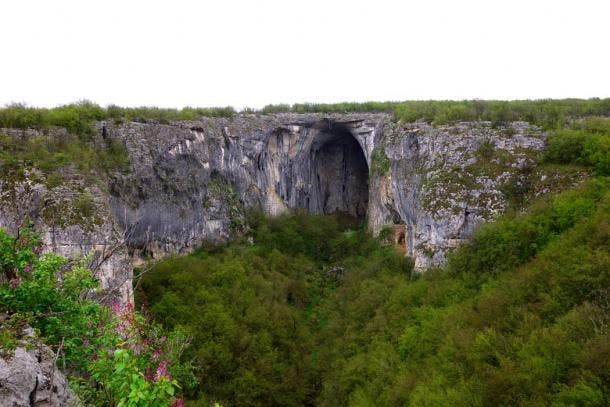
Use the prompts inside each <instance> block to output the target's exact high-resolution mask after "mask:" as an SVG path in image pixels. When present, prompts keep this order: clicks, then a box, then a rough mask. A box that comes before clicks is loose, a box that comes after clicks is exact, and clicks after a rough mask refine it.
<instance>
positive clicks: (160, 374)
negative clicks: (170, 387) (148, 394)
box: [153, 360, 170, 381]
mask: <svg viewBox="0 0 610 407" xmlns="http://www.w3.org/2000/svg"><path fill="white" fill-rule="evenodd" d="M164 377H165V378H167V379H170V377H169V375H168V374H167V362H166V361H164V360H163V361H161V362H160V363H159V367H157V372H156V373H155V376H154V377H153V379H154V381H159V380H161V379H162V378H164Z"/></svg>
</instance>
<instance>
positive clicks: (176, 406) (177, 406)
mask: <svg viewBox="0 0 610 407" xmlns="http://www.w3.org/2000/svg"><path fill="white" fill-rule="evenodd" d="M172 407H184V400H183V399H176V400H175V401H174V402H173V403H172Z"/></svg>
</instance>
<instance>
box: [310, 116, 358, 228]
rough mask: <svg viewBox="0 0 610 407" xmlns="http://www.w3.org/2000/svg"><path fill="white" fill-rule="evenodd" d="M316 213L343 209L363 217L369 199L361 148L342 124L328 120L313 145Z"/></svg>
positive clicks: (344, 211) (345, 211)
mask: <svg viewBox="0 0 610 407" xmlns="http://www.w3.org/2000/svg"><path fill="white" fill-rule="evenodd" d="M311 154H312V171H313V172H314V174H313V175H314V176H313V177H312V179H313V181H314V182H313V188H314V190H315V193H314V196H316V197H317V200H316V202H315V204H316V206H317V208H315V209H316V212H318V213H320V212H321V213H324V214H330V213H335V212H343V213H346V214H349V215H351V216H354V217H356V218H360V219H362V218H364V217H365V216H366V210H367V207H368V198H369V196H368V195H369V168H368V165H367V162H366V158H365V156H364V152H363V151H362V147H360V144H359V143H358V141H356V139H355V138H354V136H353V135H352V134H351V133H350V131H349V130H348V129H347V128H346V127H345V126H342V125H338V124H333V123H328V124H327V126H325V128H323V129H320V133H319V134H318V135H317V136H316V138H315V140H314V143H313V145H312V147H311Z"/></svg>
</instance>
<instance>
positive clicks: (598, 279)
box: [137, 119, 610, 406]
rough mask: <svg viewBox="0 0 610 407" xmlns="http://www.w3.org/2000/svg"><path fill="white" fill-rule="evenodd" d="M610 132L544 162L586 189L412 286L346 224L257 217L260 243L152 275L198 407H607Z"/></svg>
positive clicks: (146, 304)
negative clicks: (580, 170)
mask: <svg viewBox="0 0 610 407" xmlns="http://www.w3.org/2000/svg"><path fill="white" fill-rule="evenodd" d="M608 124H609V123H608V121H607V120H606V119H598V120H592V121H588V122H586V123H580V124H577V125H575V126H573V127H572V128H570V129H564V130H562V131H558V132H556V133H555V134H554V135H553V136H552V137H551V138H550V139H549V142H548V147H547V149H546V151H545V152H544V153H543V156H541V157H540V160H541V163H552V164H556V165H574V166H585V167H587V168H589V169H590V173H591V175H592V176H591V177H590V179H589V180H588V181H586V182H585V183H583V184H582V185H580V186H579V187H577V188H575V189H569V190H566V191H563V192H561V193H559V194H556V195H551V196H543V197H540V198H538V199H536V200H535V201H534V202H533V203H532V204H531V205H529V206H528V207H526V208H516V209H515V210H513V211H511V212H510V213H507V214H506V215H505V216H503V217H502V218H500V219H498V220H497V221H496V222H493V223H491V224H488V225H486V226H484V227H482V228H480V229H479V230H478V231H477V232H476V233H475V235H474V237H473V238H472V239H471V241H470V242H469V243H467V244H465V245H463V246H462V247H460V248H458V249H457V250H455V251H454V252H453V253H452V254H451V255H450V257H449V261H448V264H447V265H446V267H443V268H441V269H435V270H429V271H427V272H425V273H423V274H419V273H414V272H413V270H412V266H411V263H410V262H409V260H408V259H405V258H402V257H400V256H398V255H397V254H396V253H395V252H394V251H393V249H392V248H391V246H388V245H384V242H383V236H381V238H380V239H374V238H372V237H371V236H369V235H368V234H367V233H366V231H365V230H364V229H363V227H362V225H359V224H356V223H354V222H353V221H352V222H350V221H348V220H347V219H344V218H340V217H333V216H324V217H323V216H313V215H306V214H302V213H295V214H293V215H291V216H283V217H279V218H275V219H265V218H263V217H261V216H260V214H257V213H256V212H254V213H252V214H251V215H250V220H249V225H250V227H251V229H250V232H249V235H248V236H245V237H244V239H245V240H244V241H241V242H232V243H230V244H228V245H224V246H209V247H202V248H200V249H199V250H198V251H196V252H195V253H193V254H192V255H189V256H183V257H175V258H171V259H166V260H164V261H161V262H159V263H156V264H153V265H152V266H151V267H152V268H151V270H150V271H148V272H147V273H145V274H144V277H143V278H142V279H141V280H140V281H139V282H138V283H137V286H138V292H137V294H138V295H137V300H138V304H139V306H141V307H142V308H143V309H144V310H145V312H147V313H148V314H149V315H150V317H152V318H153V319H154V320H157V321H161V322H162V323H163V325H164V326H165V327H166V328H168V329H176V328H179V329H182V330H184V331H186V332H188V335H189V336H191V338H192V343H191V347H190V348H189V350H188V351H187V352H186V353H185V358H186V359H185V361H188V362H189V363H192V364H193V365H194V366H195V372H196V376H197V378H198V382H199V386H197V387H193V388H192V389H185V390H186V393H187V396H188V398H189V399H190V400H191V403H192V404H191V405H202V406H203V405H208V404H209V403H210V402H212V401H220V402H221V403H223V404H225V405H239V406H247V405H282V406H285V405H322V406H336V405H352V406H379V405H387V406H396V405H413V406H422V405H424V406H425V405H430V406H437V405H456V406H458V405H459V406H476V405H481V406H483V405H565V406H573V405H582V406H606V405H608V403H609V400H610V398H609V397H610V329H609V328H608V323H609V322H610V308H609V301H610V273H609V270H610V178H608V175H610V165H609V164H610V150H609V146H610V144H609V141H610V127H608ZM248 238H249V239H248Z"/></svg>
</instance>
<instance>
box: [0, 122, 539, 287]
mask: <svg viewBox="0 0 610 407" xmlns="http://www.w3.org/2000/svg"><path fill="white" fill-rule="evenodd" d="M96 127H97V131H98V133H99V137H102V135H103V137H106V138H112V139H115V140H120V141H121V142H122V143H123V144H124V145H125V146H126V148H127V150H128V153H129V157H130V163H131V164H130V170H129V171H127V172H124V173H117V174H115V175H114V176H112V177H111V178H110V180H109V181H108V186H107V189H103V188H102V189H100V188H95V187H88V190H89V191H90V192H91V194H92V195H93V196H94V197H95V202H96V205H97V207H98V208H99V210H100V213H102V214H103V215H101V216H100V218H99V222H96V223H95V224H94V225H93V226H92V227H83V226H82V225H68V226H63V227H57V226H55V225H49V224H48V223H45V222H44V219H43V217H41V216H40V210H41V209H40V208H41V207H42V206H44V203H45V199H46V198H47V197H48V193H49V191H46V190H45V189H44V187H43V186H41V185H37V184H35V183H30V184H28V185H26V186H23V185H22V186H19V188H22V189H27V190H28V191H29V194H30V195H31V196H30V197H29V198H28V199H29V200H28V201H27V202H28V203H27V205H25V206H27V207H28V208H29V209H28V212H29V213H30V214H31V217H32V218H34V219H37V220H38V226H39V227H40V228H42V229H43V230H47V233H46V234H45V243H46V245H47V248H48V249H49V250H54V251H57V252H59V253H61V254H66V255H70V256H73V255H76V254H78V253H86V252H94V253H95V255H94V259H97V260H98V262H99V264H102V266H100V273H101V276H102V281H103V283H104V287H106V288H112V287H115V288H116V287H121V288H119V289H118V291H120V295H121V296H122V297H123V298H129V297H130V296H131V291H130V290H131V288H130V285H129V284H128V283H127V284H124V282H125V281H128V282H129V280H130V278H131V270H132V266H133V263H134V261H136V262H137V261H138V259H139V258H140V257H141V256H144V255H146V256H152V257H154V258H155V257H160V256H164V255H166V254H169V253H181V252H187V251H189V250H191V249H192V248H193V247H195V246H197V245H198V244H200V243H201V242H202V241H204V240H226V239H228V238H230V236H231V235H232V234H233V233H234V232H236V231H237V230H239V228H240V225H242V224H243V220H244V210H245V208H247V207H253V206H259V207H261V208H263V209H264V211H265V212H267V213H268V214H270V215H277V214H280V213H283V212H286V211H288V210H290V209H292V208H300V209H303V210H306V211H309V212H312V213H331V212H335V211H342V212H345V213H349V214H351V215H352V216H356V217H360V218H363V219H366V221H367V223H368V227H369V229H370V230H371V231H372V232H374V233H379V231H380V230H382V229H383V228H389V229H390V230H392V231H393V233H394V234H396V236H394V239H393V240H394V243H395V244H396V245H397V246H398V247H399V248H400V250H401V251H403V252H404V253H405V254H406V255H408V256H412V257H413V258H414V259H415V263H416V267H417V268H419V269H425V268H426V267H429V266H432V265H438V264H442V262H443V261H444V259H445V254H446V252H447V250H449V249H450V248H452V247H454V246H456V245H457V244H459V242H460V241H462V240H463V239H466V238H468V237H469V236H470V235H471V233H472V230H473V229H474V228H475V227H476V225H478V224H480V223H481V222H484V221H486V220H489V219H491V218H493V217H494V216H496V215H497V214H499V213H501V212H502V211H503V210H504V209H505V208H506V206H507V199H506V196H505V194H504V193H503V188H504V187H505V186H506V185H507V184H510V183H511V182H515V179H516V177H518V176H519V174H521V173H522V172H523V171H526V170H527V169H528V168H530V167H531V166H532V165H534V160H533V157H534V156H535V154H536V152H537V151H538V150H540V149H542V148H543V146H544V134H543V133H542V132H541V131H540V130H539V129H538V128H536V127H534V126H530V125H528V124H527V123H521V122H516V123H511V124H510V125H507V126H505V127H503V128H493V127H492V126H491V124H490V123H486V122H477V123H457V124H455V125H449V126H432V125H429V124H426V123H413V124H399V123H396V122H395V121H394V120H393V119H392V117H391V116H390V115H388V114H382V113H378V114H377V113H350V114H290V113H285V114H273V115H246V114H243V115H237V116H235V117H233V118H202V119H201V120H200V121H193V122H173V123H170V124H159V123H134V122H131V123H114V122H111V121H107V122H100V123H97V125H96ZM15 188H16V187H15V185H12V184H9V183H7V182H6V181H2V185H0V191H2V193H4V194H6V193H8V192H11V190H12V191H13V192H14V190H15ZM13 212H14V211H12V209H11V207H10V205H6V204H2V205H0V226H8V227H12V228H14V227H15V226H16V221H15V219H16V215H14V214H13ZM101 260H104V261H101ZM125 287H127V288H125Z"/></svg>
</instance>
